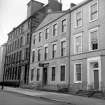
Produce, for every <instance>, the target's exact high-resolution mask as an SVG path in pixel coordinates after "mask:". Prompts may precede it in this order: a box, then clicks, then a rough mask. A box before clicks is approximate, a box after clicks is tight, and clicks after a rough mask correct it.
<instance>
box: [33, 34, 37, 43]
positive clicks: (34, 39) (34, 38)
mask: <svg viewBox="0 0 105 105" xmlns="http://www.w3.org/2000/svg"><path fill="white" fill-rule="evenodd" d="M35 42H36V37H35V35H34V36H33V44H35Z"/></svg>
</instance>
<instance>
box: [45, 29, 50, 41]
mask: <svg viewBox="0 0 105 105" xmlns="http://www.w3.org/2000/svg"><path fill="white" fill-rule="evenodd" d="M48 35H49V28H46V30H45V39H46V40H47V39H48Z"/></svg>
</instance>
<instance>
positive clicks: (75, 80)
mask: <svg viewBox="0 0 105 105" xmlns="http://www.w3.org/2000/svg"><path fill="white" fill-rule="evenodd" d="M77 64H81V81H77V79H76V78H77V77H76V65H77ZM74 83H82V62H78V63H74Z"/></svg>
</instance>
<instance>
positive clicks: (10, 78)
mask: <svg viewBox="0 0 105 105" xmlns="http://www.w3.org/2000/svg"><path fill="white" fill-rule="evenodd" d="M51 3H52V2H51V0H49V2H48V4H47V5H44V4H43V3H41V2H38V1H34V0H31V1H30V2H29V3H28V8H27V19H26V20H25V21H23V22H22V23H21V24H20V25H19V26H17V27H16V28H14V29H13V30H12V31H11V32H10V33H9V34H8V41H7V45H6V55H5V66H4V83H5V85H12V86H14V85H15V86H20V85H21V86H25V85H28V82H29V66H30V50H31V38H32V32H33V30H35V29H36V28H37V26H38V25H39V23H40V22H41V21H42V20H43V19H44V17H45V15H46V14H47V12H49V10H50V11H59V10H61V7H62V6H61V4H60V3H59V2H58V1H53V6H54V9H53V8H52V7H53V6H52V5H51ZM55 4H56V5H55ZM51 6H52V7H51Z"/></svg>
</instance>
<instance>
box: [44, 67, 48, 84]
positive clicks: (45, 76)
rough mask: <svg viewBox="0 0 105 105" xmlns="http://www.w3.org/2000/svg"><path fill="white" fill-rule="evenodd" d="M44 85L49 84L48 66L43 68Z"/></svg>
mask: <svg viewBox="0 0 105 105" xmlns="http://www.w3.org/2000/svg"><path fill="white" fill-rule="evenodd" d="M43 85H47V67H46V68H43Z"/></svg>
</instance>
